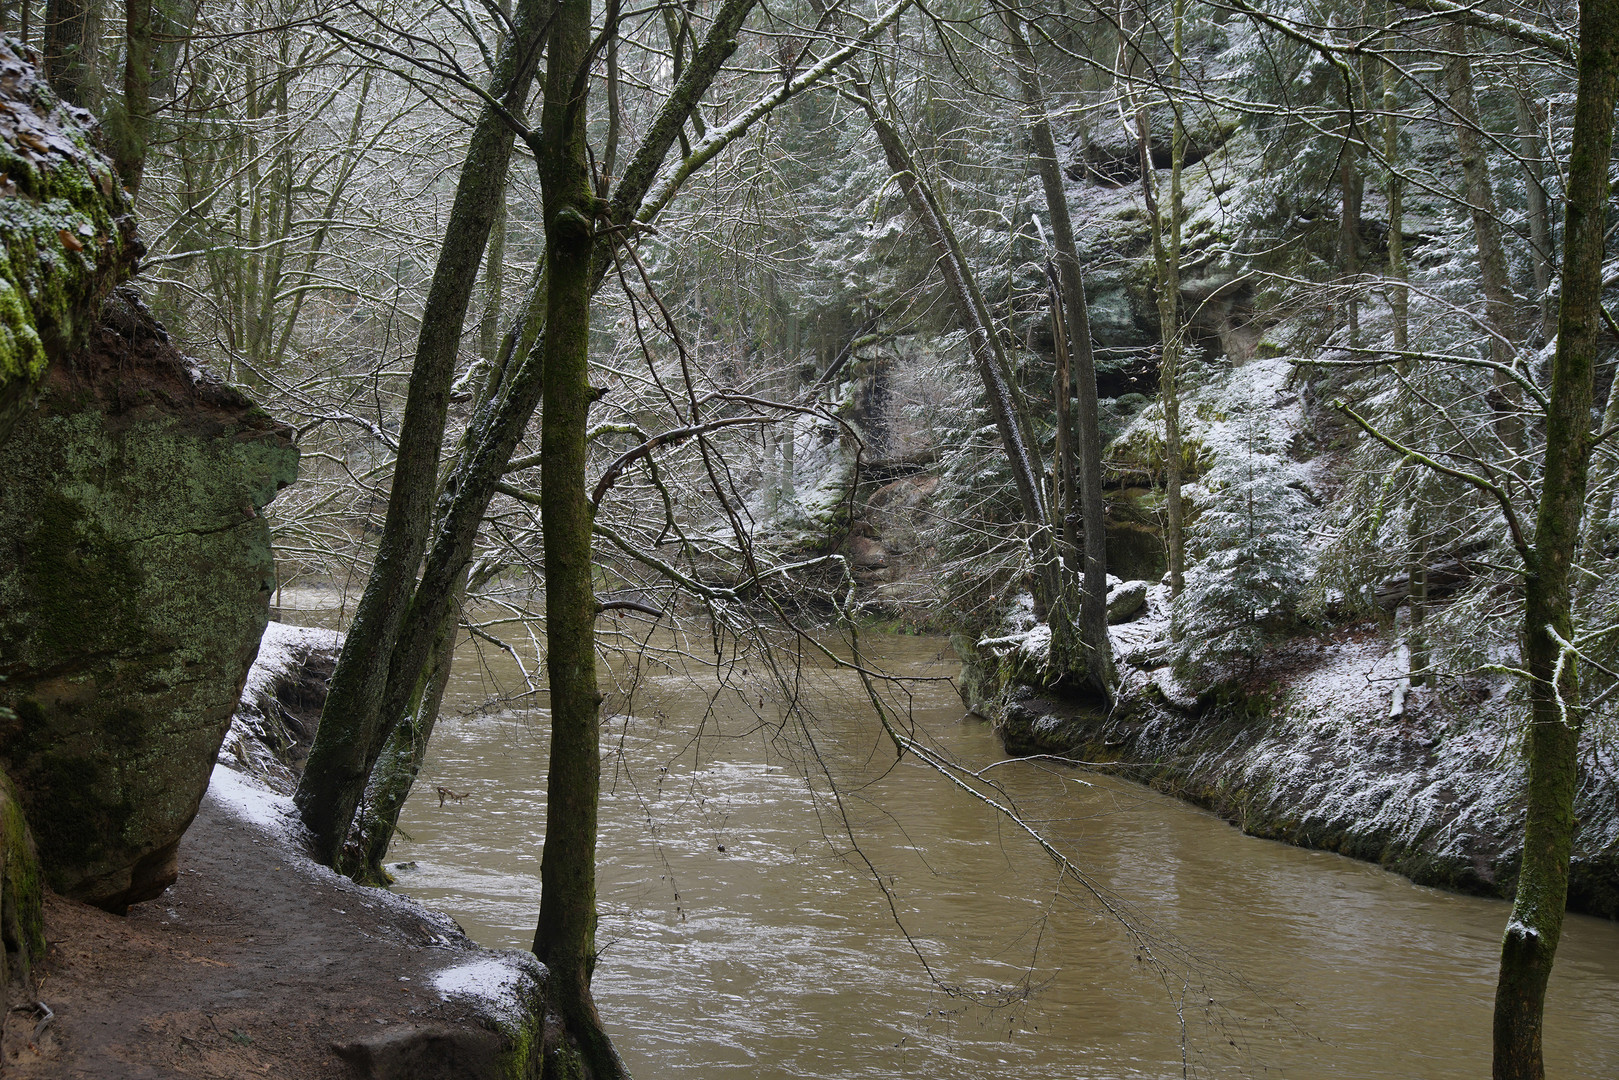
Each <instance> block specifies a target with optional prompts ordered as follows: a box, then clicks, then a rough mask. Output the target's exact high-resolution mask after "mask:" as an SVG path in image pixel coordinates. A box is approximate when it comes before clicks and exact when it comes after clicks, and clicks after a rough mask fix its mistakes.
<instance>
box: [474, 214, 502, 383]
mask: <svg viewBox="0 0 1619 1080" xmlns="http://www.w3.org/2000/svg"><path fill="white" fill-rule="evenodd" d="M505 285H506V189H505V186H504V185H502V186H501V191H500V199H499V201H498V202H496V203H495V220H494V221H493V222H491V223H490V227H489V254H488V257H487V258H486V259H485V260H484V268H483V316H482V318H481V319H480V321H479V323H478V351H479V352H480V353H481V354H482V356H483V358H484V359H485V360H486V361H488V362H489V363H491V364H492V363H494V362H495V354H496V353H498V352H499V351H500V305H501V300H502V294H503V293H504V292H505Z"/></svg>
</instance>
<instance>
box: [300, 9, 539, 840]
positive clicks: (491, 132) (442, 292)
mask: <svg viewBox="0 0 1619 1080" xmlns="http://www.w3.org/2000/svg"><path fill="white" fill-rule="evenodd" d="M547 14H548V5H546V4H544V3H542V2H541V0H522V2H521V3H519V5H518V8H517V15H516V19H515V21H514V23H513V26H512V32H511V33H510V34H509V35H508V36H507V38H506V41H505V42H504V43H503V45H502V47H501V50H500V55H499V58H498V59H497V60H496V63H495V70H494V71H493V72H492V73H491V75H490V87H491V90H492V92H493V93H494V94H495V95H496V96H497V97H499V98H500V99H502V100H503V101H504V103H505V104H506V106H507V108H509V109H513V110H518V111H520V110H521V109H522V108H523V105H524V103H525V102H526V101H527V100H528V92H529V87H530V85H531V83H532V81H533V75H534V68H535V65H536V62H537V59H538V52H539V46H540V39H541V35H542V32H543V29H544V26H545V21H546V16H547ZM513 138H514V136H513V133H512V130H511V128H510V127H509V126H508V125H507V124H506V122H505V121H504V120H503V119H502V118H501V116H500V114H499V113H497V112H496V111H495V110H494V109H493V108H491V107H489V106H485V108H484V109H483V111H482V112H481V113H480V114H479V117H478V123H477V126H476V127H475V128H474V129H473V133H472V141H471V144H470V145H469V146H468V148H467V156H466V160H465V162H464V163H463V165H462V168H461V178H460V180H459V182H458V183H457V185H456V196H455V203H454V205H453V206H452V208H451V210H450V219H449V222H448V225H447V228H446V230H445V234H444V244H443V247H442V248H441V249H440V252H439V259H438V263H437V265H436V266H435V267H434V271H433V281H432V285H431V287H430V289H429V292H428V298H427V305H426V308H425V310H424V311H423V313H422V324H421V332H420V334H419V336H418V338H417V343H416V362H415V365H414V366H413V367H412V369H411V376H410V385H409V389H408V391H407V393H406V398H405V415H404V418H403V420H402V421H401V424H400V432H399V456H398V459H397V461H396V462H395V464H394V475H393V486H392V490H391V492H390V494H389V498H388V513H387V517H386V519H385V520H384V523H383V528H382V537H381V539H380V541H379V542H378V546H377V555H376V559H375V561H374V562H373V563H372V568H371V576H370V577H369V578H368V579H367V581H366V587H365V592H364V594H363V595H362V596H361V598H360V602H359V604H358V606H357V607H356V608H355V612H354V619H353V621H352V623H351V624H350V627H349V633H348V637H347V638H346V639H345V640H344V642H343V652H342V654H341V656H340V657H339V659H338V664H337V669H336V670H335V671H334V672H333V673H332V680H331V689H330V692H329V693H328V696H327V699H326V705H325V707H324V708H323V709H322V711H321V724H320V727H319V729H318V730H317V732H316V735H315V744H314V746H313V747H312V748H311V750H310V755H309V761H308V763H307V765H306V766H305V769H304V775H303V777H302V779H300V781H299V783H298V791H297V795H296V801H297V805H298V810H299V813H300V815H301V817H302V818H303V822H304V824H305V825H306V826H307V827H308V829H309V831H310V833H311V835H312V836H313V839H314V850H313V854H314V857H315V858H316V860H317V861H319V862H322V863H325V864H326V865H328V866H331V865H334V864H335V863H336V862H337V860H338V856H339V854H340V852H341V851H342V849H343V844H344V841H345V840H346V839H347V837H348V830H349V824H350V822H352V821H353V819H354V810H355V807H356V806H357V805H358V803H359V800H360V796H361V794H362V793H363V791H364V789H365V784H366V780H367V778H368V777H369V776H370V773H371V767H372V765H374V764H375V763H376V760H377V755H378V754H380V753H381V751H382V746H383V743H384V741H385V740H386V739H387V737H388V734H389V728H390V727H391V725H392V723H393V721H394V720H396V719H397V716H386V717H385V715H384V714H383V712H382V711H381V703H382V699H383V697H384V695H385V691H386V688H387V683H388V672H389V665H390V659H391V657H392V655H393V650H394V645H395V643H396V642H397V640H398V636H399V629H400V625H401V622H402V620H403V619H404V616H405V613H406V611H407V610H409V608H410V604H411V593H412V587H413V585H414V584H415V580H416V571H417V568H418V567H419V566H420V565H421V559H422V549H423V547H424V546H425V545H426V542H427V529H428V524H429V522H430V521H431V517H432V508H433V496H434V491H435V490H436V488H437V485H438V464H439V448H440V444H441V443H442V442H443V439H444V424H445V418H446V413H447V410H448V407H449V396H450V382H451V379H452V377H453V376H454V373H455V363H456V358H457V356H458V354H459V350H460V343H461V330H462V324H463V323H464V322H465V320H466V313H467V305H468V302H469V301H470V299H471V295H472V287H473V284H474V282H475V281H476V280H477V274H478V264H479V263H480V262H481V261H482V258H483V251H484V246H485V244H486V243H487V241H488V238H489V230H490V226H491V224H492V222H493V220H494V217H495V212H496V204H497V203H498V201H499V200H500V199H501V198H503V195H502V192H503V191H504V188H505V180H506V172H507V167H508V166H509V164H510V162H511V151H512V140H513ZM433 625H434V627H435V628H436V626H437V621H436V620H435V621H434V623H433ZM411 682H412V684H413V685H414V682H415V679H414V677H412V678H411Z"/></svg>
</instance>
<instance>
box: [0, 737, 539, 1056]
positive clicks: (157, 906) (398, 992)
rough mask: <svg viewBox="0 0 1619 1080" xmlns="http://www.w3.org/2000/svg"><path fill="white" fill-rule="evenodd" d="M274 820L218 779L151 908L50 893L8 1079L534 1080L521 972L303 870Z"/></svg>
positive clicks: (428, 916)
mask: <svg viewBox="0 0 1619 1080" xmlns="http://www.w3.org/2000/svg"><path fill="white" fill-rule="evenodd" d="M290 813H291V805H290V801H289V800H287V799H285V798H284V797H281V796H278V795H276V794H274V793H272V792H270V791H269V790H268V789H267V788H264V787H262V786H260V785H259V784H258V782H257V781H254V780H252V779H251V778H248V777H246V776H244V775H242V774H240V773H237V772H235V771H233V770H231V769H228V768H225V767H224V766H219V767H216V769H215V770H214V775H213V779H212V782H211V784H210V786H209V791H208V794H207V796H206V797H205V798H204V800H203V803H202V808H201V810H200V811H199V813H198V815H197V819H196V821H195V822H193V824H192V826H191V828H190V829H189V830H188V831H187V832H186V834H185V838H184V840H183V841H182V842H181V846H180V878H179V880H178V881H177V882H176V883H175V884H174V885H173V886H171V887H170V888H169V890H168V891H167V892H165V893H164V894H163V896H161V897H160V898H158V899H157V900H154V901H151V902H149V903H145V904H140V905H137V906H136V907H135V908H133V909H132V910H131V912H130V914H129V915H128V916H127V917H125V918H119V917H118V916H115V915H109V914H107V913H106V912H104V911H101V910H99V909H96V908H92V907H88V906H86V905H83V904H78V903H75V902H72V901H69V900H65V899H62V898H60V897H54V896H53V897H50V898H49V899H48V902H47V907H46V913H45V917H46V937H47V939H48V941H49V943H50V946H49V951H48V954H47V959H46V963H45V966H44V971H43V977H42V978H41V977H40V973H39V972H38V971H36V973H35V978H36V980H38V981H37V986H36V992H37V996H38V998H39V1000H40V1001H41V1002H43V1004H44V1005H45V1006H47V1007H48V1008H49V1013H48V1014H46V1013H45V1012H43V1011H39V1010H36V1011H35V1012H34V1013H33V1014H32V1015H28V1014H26V1013H24V1012H20V1011H17V1012H13V1013H12V1014H10V1015H8V1016H7V1017H6V1023H5V1029H4V1042H3V1056H4V1063H5V1072H6V1074H7V1075H9V1076H15V1077H19V1078H35V1077H37V1078H46V1077H49V1078H52V1080H56V1078H62V1077H69V1078H74V1077H86V1078H91V1077H93V1078H106V1077H114V1076H116V1077H122V1078H126V1080H146V1078H152V1080H156V1078H160V1077H161V1078H170V1077H176V1076H206V1077H215V1078H221V1080H237V1078H247V1077H264V1076H273V1077H277V1078H279V1080H326V1078H336V1077H366V1078H372V1080H389V1078H396V1077H397V1078H404V1077H418V1076H452V1075H453V1076H456V1077H458V1078H460V1077H466V1078H479V1080H482V1078H489V1080H495V1078H506V1077H525V1076H537V1075H538V1069H539V1058H538V1050H539V1041H540V1040H539V1039H538V1037H537V1035H538V1030H537V1029H538V1021H537V1020H536V1019H535V1018H536V1017H537V1016H538V1015H539V1002H540V995H541V987H542V980H543V978H544V969H543V968H541V967H540V965H539V964H538V963H537V962H536V961H535V960H534V959H533V957H531V956H529V955H528V954H526V953H519V952H510V951H505V952H500V951H490V950H485V949H481V948H479V947H477V946H476V945H474V944H473V942H472V941H471V940H470V939H468V938H467V937H466V936H465V935H464V934H463V933H461V931H460V929H459V928H458V927H457V926H456V924H455V923H454V922H453V921H452V920H451V919H450V918H449V917H447V916H445V915H443V914H440V913H438V912H435V911H432V910H430V909H428V908H425V907H423V906H421V905H419V904H416V903H414V902H412V901H409V900H405V899H402V898H400V897H397V896H394V895H392V894H391V893H388V892H385V891H383V890H378V889H369V888H365V887H362V886H358V885H355V884H354V883H353V882H351V881H349V880H347V879H346V878H343V877H340V876H338V875H336V874H333V873H332V872H330V871H328V870H325V869H324V868H321V867H318V866H316V865H315V864H314V863H313V862H311V861H310V860H309V859H307V858H306V857H304V856H303V854H302V853H301V850H300V848H299V847H298V846H297V844H296V842H295V839H294V837H293V835H292V831H291V826H290V825H289V821H290V817H289V815H290ZM47 1015H48V1017H49V1020H48V1022H44V1023H42V1021H43V1020H45V1018H46V1016H47Z"/></svg>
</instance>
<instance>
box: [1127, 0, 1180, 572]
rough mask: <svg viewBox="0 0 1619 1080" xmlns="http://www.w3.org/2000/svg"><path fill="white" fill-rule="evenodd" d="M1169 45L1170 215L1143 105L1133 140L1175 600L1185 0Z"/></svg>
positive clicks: (1177, 11) (1176, 14) (1177, 4)
mask: <svg viewBox="0 0 1619 1080" xmlns="http://www.w3.org/2000/svg"><path fill="white" fill-rule="evenodd" d="M1173 18H1174V31H1173V32H1174V42H1173V46H1172V54H1171V60H1170V69H1169V71H1170V79H1169V81H1170V88H1171V98H1170V105H1171V107H1172V108H1173V109H1174V110H1175V120H1174V129H1173V133H1172V134H1171V136H1170V154H1169V214H1168V216H1167V218H1166V216H1165V215H1164V213H1163V211H1162V209H1161V207H1160V205H1159V202H1158V190H1157V188H1158V181H1157V177H1156V174H1155V173H1154V172H1153V167H1152V148H1151V139H1152V128H1151V117H1150V116H1149V114H1148V111H1147V106H1146V104H1145V103H1143V104H1140V105H1138V106H1137V107H1136V141H1137V150H1138V152H1139V153H1140V155H1141V186H1142V191H1143V193H1144V195H1145V197H1146V202H1147V217H1148V219H1149V220H1150V222H1151V224H1152V255H1153V263H1154V265H1155V267H1156V268H1157V275H1158V332H1159V336H1160V337H1161V338H1162V339H1163V357H1162V360H1161V361H1160V363H1159V368H1158V397H1159V401H1160V402H1161V403H1162V404H1163V409H1164V517H1165V521H1164V532H1165V537H1164V539H1165V541H1166V543H1165V547H1167V548H1168V549H1169V552H1168V554H1169V594H1170V596H1171V597H1177V596H1179V595H1180V594H1181V590H1182V589H1184V588H1185V587H1186V536H1185V528H1184V524H1183V508H1182V505H1181V502H1182V500H1181V482H1182V473H1183V471H1184V468H1185V450H1184V448H1183V446H1182V445H1181V415H1180V387H1179V385H1178V380H1179V379H1180V363H1181V353H1182V342H1183V337H1182V334H1181V315H1180V296H1181V267H1180V262H1181V219H1182V218H1183V217H1184V207H1183V198H1184V196H1183V192H1182V191H1181V167H1182V163H1183V162H1184V161H1185V159H1186V125H1185V123H1184V122H1183V121H1182V120H1181V114H1180V107H1179V105H1180V103H1179V91H1180V70H1181V48H1182V41H1181V34H1182V29H1183V25H1184V23H1185V21H1186V3H1185V0H1175V6H1174V16H1173Z"/></svg>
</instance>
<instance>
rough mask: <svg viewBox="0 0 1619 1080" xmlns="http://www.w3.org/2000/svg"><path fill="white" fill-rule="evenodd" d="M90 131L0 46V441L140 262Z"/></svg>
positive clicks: (120, 194)
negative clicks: (50, 367)
mask: <svg viewBox="0 0 1619 1080" xmlns="http://www.w3.org/2000/svg"><path fill="white" fill-rule="evenodd" d="M94 125H95V121H94V120H93V119H92V118H91V116H90V114H89V113H87V112H85V111H84V110H83V109H79V108H75V107H73V106H71V105H67V104H65V103H63V102H61V101H58V100H57V98H56V95H55V94H54V93H52V92H51V89H50V87H49V86H47V85H46V84H45V80H44V79H43V78H42V77H40V75H39V74H38V73H37V72H36V71H35V70H34V68H33V67H32V66H31V65H30V64H29V63H28V62H27V61H26V60H24V59H23V57H22V56H21V55H20V49H19V47H18V46H17V44H16V43H15V42H13V41H11V40H10V39H5V38H0V239H3V240H4V242H5V258H3V259H0V442H3V441H4V440H5V438H6V435H7V433H8V432H10V431H11V429H12V427H13V426H14V425H15V424H16V422H17V420H18V418H19V417H21V416H22V415H23V414H24V413H25V412H26V411H27V408H28V403H29V400H30V399H31V398H32V396H33V393H34V391H35V389H36V388H37V387H38V386H39V384H40V380H41V378H42V377H43V376H44V373H45V370H46V367H47V364H48V363H49V362H52V361H56V360H59V359H61V358H62V357H64V356H66V355H67V354H69V353H70V352H72V351H73V350H74V349H75V348H76V347H77V346H78V345H79V344H81V343H82V342H83V340H84V338H85V336H86V334H87V333H88V331H89V328H90V326H91V325H92V324H93V322H94V320H95V313H96V311H97V309H98V308H99V307H100V301H101V299H102V298H103V297H105V296H106V294H107V292H108V291H109V290H110V289H111V288H112V287H113V286H114V285H116V284H118V283H119V282H120V281H122V280H123V279H125V278H127V277H128V276H129V274H130V273H131V271H132V270H133V268H134V265H135V261H136V259H137V258H139V256H140V254H141V248H140V244H139V243H138V241H137V240H136V239H135V224H134V218H133V216H132V215H131V213H130V205H129V196H128V194H127V193H126V192H125V191H124V188H123V185H122V184H120V183H119V182H118V178H117V175H116V174H115V173H114V171H113V167H112V164H111V163H110V162H108V161H107V159H106V158H104V157H103V156H102V155H101V154H100V153H99V152H98V151H97V150H96V149H95V147H94V146H93V145H92V142H91V133H92V131H93V129H94Z"/></svg>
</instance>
